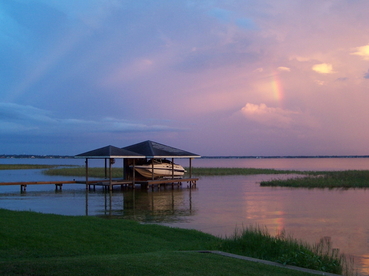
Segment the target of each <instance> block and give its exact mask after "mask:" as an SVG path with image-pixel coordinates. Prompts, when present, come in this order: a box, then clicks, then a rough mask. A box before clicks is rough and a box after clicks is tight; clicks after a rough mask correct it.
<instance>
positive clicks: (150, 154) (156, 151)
mask: <svg viewBox="0 0 369 276" xmlns="http://www.w3.org/2000/svg"><path fill="white" fill-rule="evenodd" d="M123 149H124V150H129V151H133V152H136V153H138V154H141V155H145V156H146V158H199V157H201V156H200V155H198V154H194V153H192V152H189V151H185V150H181V149H177V148H173V147H170V146H167V145H163V144H160V143H157V142H154V141H150V140H147V141H144V142H141V143H137V144H134V145H131V146H128V147H124V148H123Z"/></svg>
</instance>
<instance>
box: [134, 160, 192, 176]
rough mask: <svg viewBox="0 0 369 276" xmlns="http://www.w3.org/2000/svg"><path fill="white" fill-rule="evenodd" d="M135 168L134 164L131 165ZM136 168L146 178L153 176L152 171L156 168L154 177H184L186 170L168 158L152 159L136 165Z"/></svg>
mask: <svg viewBox="0 0 369 276" xmlns="http://www.w3.org/2000/svg"><path fill="white" fill-rule="evenodd" d="M130 168H133V166H130ZM134 168H135V170H136V171H137V172H138V173H139V174H141V175H142V176H144V177H146V178H152V171H153V169H154V178H161V177H164V178H172V177H174V178H182V176H183V175H184V173H185V172H186V170H185V169H184V168H183V167H182V166H181V165H178V164H174V163H172V162H170V161H169V160H166V159H154V160H150V161H149V162H148V163H146V164H137V165H135V167H134Z"/></svg>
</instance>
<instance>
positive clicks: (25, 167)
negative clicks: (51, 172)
mask: <svg viewBox="0 0 369 276" xmlns="http://www.w3.org/2000/svg"><path fill="white" fill-rule="evenodd" d="M58 166H60V165H30V164H0V170H32V169H50V168H55V167H58Z"/></svg>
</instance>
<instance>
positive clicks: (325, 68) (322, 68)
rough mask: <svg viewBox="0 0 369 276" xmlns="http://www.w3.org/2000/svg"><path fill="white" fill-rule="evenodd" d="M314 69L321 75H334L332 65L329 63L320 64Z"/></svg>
mask: <svg viewBox="0 0 369 276" xmlns="http://www.w3.org/2000/svg"><path fill="white" fill-rule="evenodd" d="M312 69H313V70H314V71H315V72H317V73H320V74H331V73H333V67H332V64H328V63H320V64H315V65H314V66H313V67H312Z"/></svg>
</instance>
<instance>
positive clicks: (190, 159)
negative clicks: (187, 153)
mask: <svg viewBox="0 0 369 276" xmlns="http://www.w3.org/2000/svg"><path fill="white" fill-rule="evenodd" d="M189 161H190V164H189V166H190V168H189V170H190V178H192V158H189Z"/></svg>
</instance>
